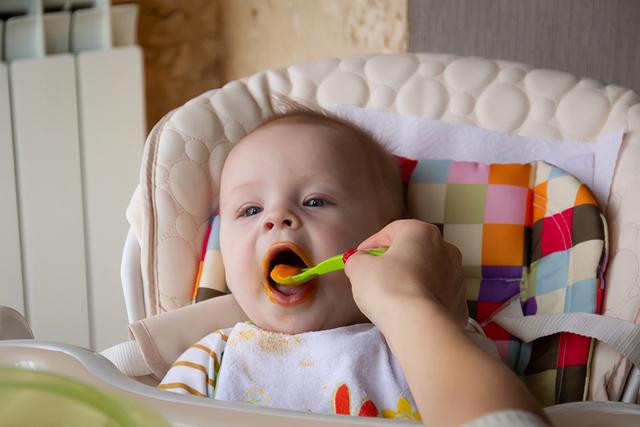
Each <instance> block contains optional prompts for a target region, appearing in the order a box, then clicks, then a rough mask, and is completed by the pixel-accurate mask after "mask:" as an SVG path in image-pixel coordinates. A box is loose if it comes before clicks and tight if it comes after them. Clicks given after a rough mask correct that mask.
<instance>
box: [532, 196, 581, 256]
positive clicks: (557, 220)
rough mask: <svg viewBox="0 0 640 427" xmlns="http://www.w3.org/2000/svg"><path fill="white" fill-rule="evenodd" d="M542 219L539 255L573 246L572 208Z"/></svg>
mask: <svg viewBox="0 0 640 427" xmlns="http://www.w3.org/2000/svg"><path fill="white" fill-rule="evenodd" d="M542 221H543V222H542V236H541V239H540V250H541V254H540V255H541V256H543V257H544V256H546V255H549V254H550V253H553V252H559V251H565V250H567V249H569V248H571V247H572V246H573V242H572V240H571V228H572V225H573V208H569V209H567V210H565V211H563V212H561V213H559V214H555V215H553V216H550V217H546V218H544V219H543V220H542Z"/></svg>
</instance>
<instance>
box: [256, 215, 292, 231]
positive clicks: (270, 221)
mask: <svg viewBox="0 0 640 427" xmlns="http://www.w3.org/2000/svg"><path fill="white" fill-rule="evenodd" d="M299 223H300V221H299V220H298V218H297V217H296V216H295V215H294V214H292V213H290V212H279V213H274V214H271V215H269V216H268V217H267V218H266V220H265V221H264V228H265V229H266V230H272V229H273V228H297V227H298V226H299Z"/></svg>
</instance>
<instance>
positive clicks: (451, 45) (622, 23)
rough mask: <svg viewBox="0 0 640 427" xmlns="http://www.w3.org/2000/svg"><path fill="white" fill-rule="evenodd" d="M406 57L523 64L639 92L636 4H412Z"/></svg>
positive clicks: (586, 0)
mask: <svg viewBox="0 0 640 427" xmlns="http://www.w3.org/2000/svg"><path fill="white" fill-rule="evenodd" d="M409 16H410V24H409V25H410V33H411V36H410V50H411V51H414V52H421V51H429V52H448V53H456V54H460V55H476V56H483V57H487V58H497V59H508V60H513V61H518V62H525V63H528V64H531V65H533V66H536V67H540V68H552V69H558V70H564V71H568V72H570V73H572V74H576V75H579V76H586V77H592V78H595V79H596V80H600V81H602V82H604V83H612V84H617V85H621V86H625V87H629V88H630V89H634V90H635V91H637V92H640V25H639V24H638V23H640V1H638V0H615V1H613V0H519V1H514V0H473V1H468V0H411V1H410V2H409Z"/></svg>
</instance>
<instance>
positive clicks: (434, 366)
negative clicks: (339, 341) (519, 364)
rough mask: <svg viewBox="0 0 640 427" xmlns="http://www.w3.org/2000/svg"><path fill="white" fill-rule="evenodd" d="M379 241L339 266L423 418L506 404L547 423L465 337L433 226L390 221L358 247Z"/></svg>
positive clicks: (472, 415)
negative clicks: (375, 252) (381, 250)
mask: <svg viewBox="0 0 640 427" xmlns="http://www.w3.org/2000/svg"><path fill="white" fill-rule="evenodd" d="M383 246H388V247H389V248H388V250H387V252H386V253H385V254H384V255H382V256H379V257H374V256H371V255H368V254H367V253H365V252H357V253H356V254H354V255H353V256H352V257H351V258H349V260H348V262H347V264H346V266H345V272H346V274H347V275H348V276H349V279H350V281H351V284H352V288H353V294H354V298H355V301H356V303H357V304H358V306H359V308H360V309H361V310H362V312H363V313H364V314H365V315H366V316H367V317H368V318H369V319H370V320H371V321H372V322H373V323H374V324H375V325H376V326H377V327H378V328H379V329H380V331H381V332H382V334H383V335H384V336H385V338H386V340H387V342H388V344H389V346H390V348H391V351H392V352H393V353H394V355H396V357H397V358H398V361H399V362H400V365H401V366H402V368H403V370H404V372H405V376H406V377H407V382H408V383H409V387H410V388H411V391H412V394H413V397H414V399H415V401H416V403H417V405H418V408H419V410H420V413H421V416H422V419H423V420H424V422H425V424H427V425H434V426H436V425H437V426H453V425H462V424H465V423H469V422H472V421H473V420H478V421H481V420H480V419H481V418H482V417H483V416H485V417H487V416H488V417H489V418H488V419H489V421H491V419H492V418H491V417H493V415H491V414H494V413H497V412H500V411H506V410H517V411H525V412H526V413H529V414H535V415H536V416H538V417H539V418H540V419H541V420H544V422H548V421H547V419H546V417H545V415H544V413H543V412H542V409H541V408H540V407H539V406H538V404H537V403H536V402H535V400H534V399H533V397H532V396H531V394H530V393H529V392H528V390H527V389H526V387H525V386H524V384H523V383H522V381H520V380H519V379H518V378H517V377H516V375H515V374H514V373H513V372H511V371H510V370H509V369H508V368H507V367H506V365H504V364H503V363H502V361H500V360H498V359H496V358H494V357H492V356H490V355H488V354H487V353H485V352H484V351H483V350H481V349H480V348H479V347H478V346H476V345H475V344H474V343H473V342H472V341H471V340H470V339H469V338H468V337H467V336H466V335H465V333H464V331H463V327H464V325H465V324H466V321H467V311H466V303H465V297H464V295H465V289H464V283H463V278H462V273H461V271H462V270H461V257H460V252H459V251H458V250H457V248H455V247H454V246H452V245H450V244H448V243H446V242H444V240H442V237H441V236H440V233H439V231H438V229H437V228H436V227H435V226H433V225H430V224H426V223H422V222H420V221H415V220H402V221H396V222H393V223H391V224H389V225H388V226H387V227H385V228H384V229H383V230H381V231H380V232H378V233H376V234H375V235H374V236H372V237H371V238H369V239H367V240H366V241H364V242H363V243H362V244H361V245H360V246H359V247H358V249H359V250H364V249H369V248H373V247H383ZM485 425H486V424H485Z"/></svg>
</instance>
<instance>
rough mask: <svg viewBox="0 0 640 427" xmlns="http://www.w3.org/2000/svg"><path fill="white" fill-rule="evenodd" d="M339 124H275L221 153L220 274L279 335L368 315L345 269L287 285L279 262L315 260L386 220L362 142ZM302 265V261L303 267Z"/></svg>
mask: <svg viewBox="0 0 640 427" xmlns="http://www.w3.org/2000/svg"><path fill="white" fill-rule="evenodd" d="M349 137H351V136H350V135H349V133H348V132H345V131H344V130H342V129H334V128H332V127H330V126H328V125H323V124H312V123H290V122H284V123H277V122H276V123H272V124H270V125H268V126H266V127H264V128H262V129H259V130H258V131H256V132H254V133H253V134H251V135H249V136H248V137H247V138H246V139H245V140H244V141H242V142H241V143H240V145H239V146H237V147H236V148H235V149H234V150H233V151H232V152H231V153H230V154H229V157H228V158H227V160H226V162H225V165H224V170H223V173H222V179H221V188H220V216H221V229H220V247H221V252H222V257H223V260H224V266H225V272H226V280H227V284H228V286H229V288H230V289H231V291H232V293H233V295H234V296H235V298H236V300H237V301H238V303H239V304H240V306H241V307H242V309H243V310H244V311H245V313H246V314H247V315H248V316H249V318H250V319H251V320H252V321H253V322H254V323H255V324H256V325H257V326H259V327H261V328H264V329H267V330H273V331H281V332H285V333H299V332H304V331H312V330H322V329H329V328H335V327H339V326H344V325H349V324H353V323H358V322H363V321H366V319H365V318H364V316H363V315H362V314H361V313H360V311H359V310H358V308H357V307H356V305H355V302H354V300H353V296H352V294H351V285H350V284H349V281H348V279H347V277H346V276H345V274H344V272H342V271H338V272H334V273H330V274H328V275H325V276H321V277H317V278H315V279H313V280H311V281H310V282H307V283H306V284H304V285H302V286H297V287H284V286H280V285H276V284H275V283H274V282H273V281H272V280H270V279H269V272H270V271H271V269H272V268H273V267H274V266H275V265H276V264H279V263H285V264H293V265H296V264H303V263H304V264H306V265H308V266H311V265H315V264H317V263H318V262H320V261H322V260H324V259H326V258H328V257H331V256H333V255H337V254H339V253H341V252H343V251H345V250H347V249H348V248H350V247H353V246H356V245H357V244H358V243H360V242H361V241H362V240H364V239H365V238H366V237H368V236H369V235H371V234H373V233H374V232H376V231H378V230H379V229H380V228H381V227H383V226H384V225H385V224H384V223H385V219H384V216H383V213H382V209H381V203H384V200H379V199H377V198H376V193H375V188H373V187H374V185H373V184H371V183H370V180H369V179H368V178H370V177H368V176H367V168H366V167H365V165H364V164H363V160H362V156H361V154H362V153H361V150H362V149H363V148H361V147H360V146H359V145H358V144H354V143H349V142H348V141H345V139H346V138H349ZM304 264H303V265H302V266H303V267H304Z"/></svg>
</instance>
